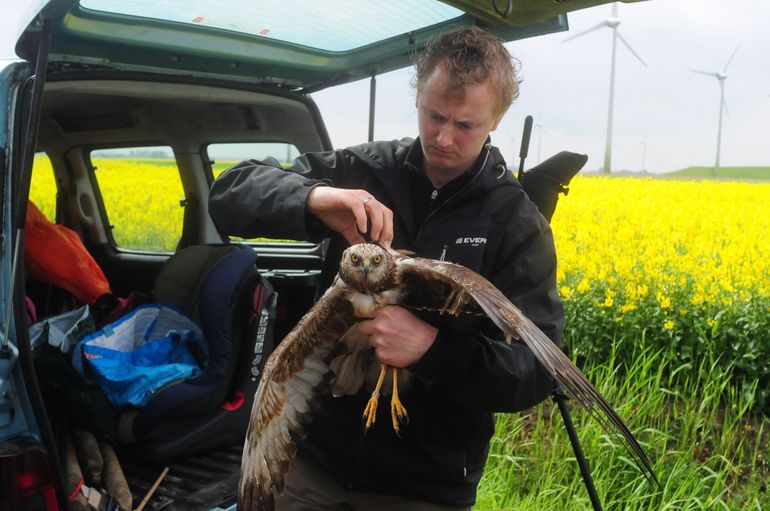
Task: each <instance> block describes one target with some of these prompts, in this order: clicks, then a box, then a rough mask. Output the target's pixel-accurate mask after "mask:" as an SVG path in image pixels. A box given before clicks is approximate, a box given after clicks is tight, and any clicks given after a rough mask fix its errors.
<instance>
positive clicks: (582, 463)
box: [551, 390, 602, 511]
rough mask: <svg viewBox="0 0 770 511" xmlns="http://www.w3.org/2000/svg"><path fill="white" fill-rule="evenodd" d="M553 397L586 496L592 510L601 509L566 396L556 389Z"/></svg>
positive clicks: (599, 510) (600, 510)
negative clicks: (578, 468) (565, 428)
mask: <svg viewBox="0 0 770 511" xmlns="http://www.w3.org/2000/svg"><path fill="white" fill-rule="evenodd" d="M551 399H553V400H554V401H555V402H556V404H557V405H558V406H559V412H560V413H561V418H562V419H564V425H565V426H566V427H567V434H568V435H569V441H570V443H571V444H572V450H573V451H575V459H577V462H578V466H579V467H580V473H581V475H582V476H583V482H584V483H585V485H586V490H588V497H589V498H590V499H591V505H592V506H593V508H594V511H602V503H601V502H600V501H599V495H598V494H597V493H596V487H595V486H594V480H593V478H591V471H590V470H589V469H588V463H587V462H586V458H585V456H584V455H583V448H582V447H581V446H580V439H579V438H578V436H577V432H576V431H575V425H574V424H573V423H572V417H571V416H570V413H569V408H568V407H567V396H566V395H565V394H564V393H563V392H560V391H559V390H556V391H554V392H553V394H551Z"/></svg>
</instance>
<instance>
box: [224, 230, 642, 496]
mask: <svg viewBox="0 0 770 511" xmlns="http://www.w3.org/2000/svg"><path fill="white" fill-rule="evenodd" d="M388 304H396V305H399V306H402V307H408V308H413V309H420V310H433V311H439V312H442V313H446V314H451V315H455V316H456V315H459V314H465V313H472V314H486V315H487V316H488V317H489V318H490V319H491V320H492V321H493V322H494V324H495V325H496V326H497V327H498V328H499V329H500V330H501V331H502V332H503V333H504V334H505V336H506V340H507V342H509V343H510V342H513V341H514V340H516V341H517V342H523V343H525V344H526V345H527V346H528V347H529V349H530V350H531V351H532V353H533V354H534V355H535V357H537V359H538V360H539V361H540V363H541V364H542V365H543V366H544V367H545V369H546V370H547V371H548V372H549V373H550V374H551V376H552V377H553V378H554V379H555V380H556V381H557V382H558V383H559V384H560V385H561V386H562V387H564V388H565V389H566V390H567V392H568V393H569V394H570V395H571V396H572V397H573V398H574V399H575V400H576V401H577V402H578V403H579V404H580V405H581V406H582V407H584V408H585V409H587V410H588V411H589V413H590V414H591V415H592V416H593V417H594V418H596V419H597V420H598V421H599V423H600V424H601V425H602V427H603V428H604V429H605V431H607V432H608V433H612V432H613V430H614V432H615V433H617V434H618V435H619V438H620V440H621V441H622V443H623V446H624V447H625V448H626V449H627V450H628V452H629V453H630V454H631V456H632V458H633V459H634V461H635V462H636V464H637V466H638V467H639V468H640V470H641V471H642V473H643V474H644V475H645V477H647V479H648V480H650V481H655V482H657V478H656V476H655V474H654V473H653V470H652V465H651V463H650V460H649V459H648V457H647V455H646V454H645V453H644V451H643V450H642V448H641V446H640V445H639V443H638V442H637V441H636V439H635V438H634V436H633V435H632V434H631V432H630V431H629V430H628V427H626V425H625V424H624V423H623V421H622V420H621V419H620V417H619V416H618V415H617V413H616V412H615V411H614V410H613V408H612V406H610V404H609V403H608V402H607V401H606V399H605V398H604V397H603V396H602V395H601V394H600V393H599V391H598V390H596V388H595V387H594V386H593V385H592V384H591V383H590V382H589V381H588V379H587V378H586V377H585V376H584V375H583V373H582V372H580V370H579V369H578V368H577V367H575V365H574V364H573V363H572V362H571V361H570V359H569V358H567V356H566V355H564V353H563V352H562V351H561V349H560V348H559V347H558V346H556V345H555V344H554V343H553V342H552V341H551V340H550V339H549V338H548V337H547V336H546V335H545V334H544V333H543V332H542V331H541V330H540V329H539V328H538V327H537V326H536V325H535V324H534V323H532V322H531V321H530V320H529V319H527V318H526V317H525V316H524V314H523V313H522V312H521V311H520V310H519V309H517V308H516V307H515V306H514V305H513V304H512V303H511V302H510V301H509V300H508V299H507V298H506V297H505V295H503V294H502V293H501V292H500V291H499V290H498V289H497V288H496V287H495V286H494V285H492V284H491V283H490V282H489V281H488V280H486V279H485V278H484V277H482V276H481V275H479V274H477V273H475V272H473V271H471V270H469V269H468V268H465V267H463V266H460V265H457V264H453V263H450V262H443V261H436V260H432V259H425V258H420V257H412V256H410V255H407V254H405V253H401V252H397V251H395V250H392V249H390V248H388V247H383V246H380V245H377V244H372V243H362V244H358V245H353V246H351V247H348V249H346V250H345V252H344V253H343V254H342V259H341V261H340V269H339V273H338V274H337V276H336V278H335V280H334V283H333V284H332V285H331V287H329V289H328V290H327V291H326V293H325V294H324V295H323V296H322V297H321V298H320V299H319V300H318V301H317V302H316V303H315V304H314V305H313V307H312V308H311V309H310V310H309V311H308V313H307V314H305V316H304V317H303V318H302V319H301V320H300V321H299V322H298V323H297V325H296V326H295V327H294V329H292V331H291V332H289V334H288V335H287V336H286V337H285V338H284V340H283V341H282V342H281V343H280V344H279V345H278V347H277V348H276V349H275V351H274V352H273V353H272V354H271V355H270V358H269V359H268V361H267V363H266V364H265V368H264V371H263V374H262V378H261V380H260V383H259V386H258V388H257V392H256V395H255V398H254V404H253V408H252V411H251V421H250V425H249V429H248V432H247V435H246V441H245V444H244V449H243V458H242V463H241V480H240V485H239V489H238V497H239V509H248V510H250V511H251V510H263V509H265V510H271V509H273V507H274V497H275V494H276V492H277V493H281V492H282V491H283V485H284V476H285V475H286V473H287V472H288V469H289V463H290V461H291V459H292V458H293V456H294V455H295V453H296V446H295V444H294V443H293V442H292V439H291V433H295V434H299V435H302V434H303V430H302V424H303V423H306V422H308V421H309V420H310V419H311V414H312V409H313V402H314V401H315V400H316V399H318V397H319V393H320V392H321V391H322V389H326V388H328V387H329V386H328V383H329V379H330V377H331V381H330V383H331V391H332V392H333V393H334V394H335V395H343V394H354V393H356V392H357V391H359V390H360V388H361V387H362V385H365V384H367V382H370V383H369V384H370V386H372V387H373V389H372V398H371V399H370V400H369V403H368V404H367V406H366V409H365V410H364V411H363V414H364V420H365V421H366V427H367V428H368V427H370V426H371V425H372V422H373V420H374V412H375V410H376V407H377V401H378V397H379V395H380V391H381V390H382V386H383V383H384V380H385V378H386V377H387V371H388V370H389V369H390V368H388V367H387V366H385V365H380V364H378V363H377V360H376V357H375V355H374V353H373V351H372V350H371V349H370V348H369V345H368V343H367V340H366V338H365V336H363V335H362V334H361V333H359V332H358V331H357V326H356V325H357V322H358V320H359V319H358V318H357V316H356V314H357V312H358V313H363V314H364V315H368V314H369V313H371V312H372V311H374V310H376V309H377V308H378V307H381V306H384V305H388ZM399 373H401V376H399ZM399 378H400V381H401V385H404V384H408V374H407V373H406V371H403V370H402V371H399V370H398V369H395V368H392V380H393V385H392V398H391V415H392V420H393V427H394V429H395V430H396V432H398V425H399V421H400V420H401V419H403V418H404V417H405V416H406V410H405V408H404V406H403V404H402V403H401V402H400V400H399V397H398V388H397V385H398V381H399ZM372 380H375V382H374V383H371V381H372ZM405 380H407V381H405Z"/></svg>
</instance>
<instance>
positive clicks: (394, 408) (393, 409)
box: [390, 397, 409, 434]
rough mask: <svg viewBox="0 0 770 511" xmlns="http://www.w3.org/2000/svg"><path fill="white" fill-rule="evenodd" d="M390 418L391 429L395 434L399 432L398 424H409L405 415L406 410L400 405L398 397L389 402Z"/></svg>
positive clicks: (407, 416)
mask: <svg viewBox="0 0 770 511" xmlns="http://www.w3.org/2000/svg"><path fill="white" fill-rule="evenodd" d="M390 417H391V419H392V421H393V429H394V430H395V432H396V434H398V432H399V425H400V424H408V423H409V415H408V414H407V413H406V408H404V405H402V404H401V400H400V399H398V397H394V398H393V399H392V400H391V401H390Z"/></svg>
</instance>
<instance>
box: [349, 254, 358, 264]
mask: <svg viewBox="0 0 770 511" xmlns="http://www.w3.org/2000/svg"><path fill="white" fill-rule="evenodd" d="M350 260H351V261H353V262H354V263H356V264H357V263H358V262H359V261H360V260H361V258H360V257H358V256H357V255H356V254H351V255H350Z"/></svg>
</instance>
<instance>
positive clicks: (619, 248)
mask: <svg viewBox="0 0 770 511" xmlns="http://www.w3.org/2000/svg"><path fill="white" fill-rule="evenodd" d="M570 188H571V190H570V192H569V194H568V195H567V196H566V197H564V196H562V198H561V199H560V201H559V205H558V208H557V211H556V214H555V216H554V219H553V230H554V236H555V239H556V245H557V253H558V254H559V265H560V270H559V283H560V288H559V289H560V292H561V295H562V298H563V299H565V300H575V299H578V300H581V299H585V297H586V294H587V293H589V292H590V296H591V299H592V300H594V305H595V306H597V307H600V308H604V309H609V310H611V311H612V314H614V315H615V317H616V318H620V317H622V316H623V314H625V313H628V312H631V311H633V310H635V309H636V308H637V307H639V305H640V300H643V299H645V298H648V297H650V298H651V299H653V301H654V302H655V303H656V304H657V305H658V307H659V309H660V311H661V313H662V314H663V315H664V316H665V317H667V318H669V321H671V322H676V319H677V317H678V316H681V315H683V314H686V313H687V311H686V310H681V309H680V310H677V309H676V308H675V305H676V306H678V307H685V308H687V307H689V306H695V307H697V306H701V305H713V306H715V307H714V308H715V309H718V308H729V307H732V306H734V305H736V304H738V303H739V302H747V301H749V300H752V299H754V298H757V297H764V298H768V297H770V257H768V254H770V236H768V235H767V232H768V230H770V201H769V200H767V197H770V184H767V183H761V184H760V183H739V182H717V181H670V180H661V179H652V178H647V179H640V178H607V177H590V178H585V177H579V178H577V179H575V181H574V182H573V184H572V186H571V187H570ZM597 291H600V292H598V293H597ZM683 294H686V295H687V296H686V300H684V301H683V300H682V299H681V298H683V296H682V295H683ZM675 297H676V298H680V300H675ZM666 325H670V323H666Z"/></svg>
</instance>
